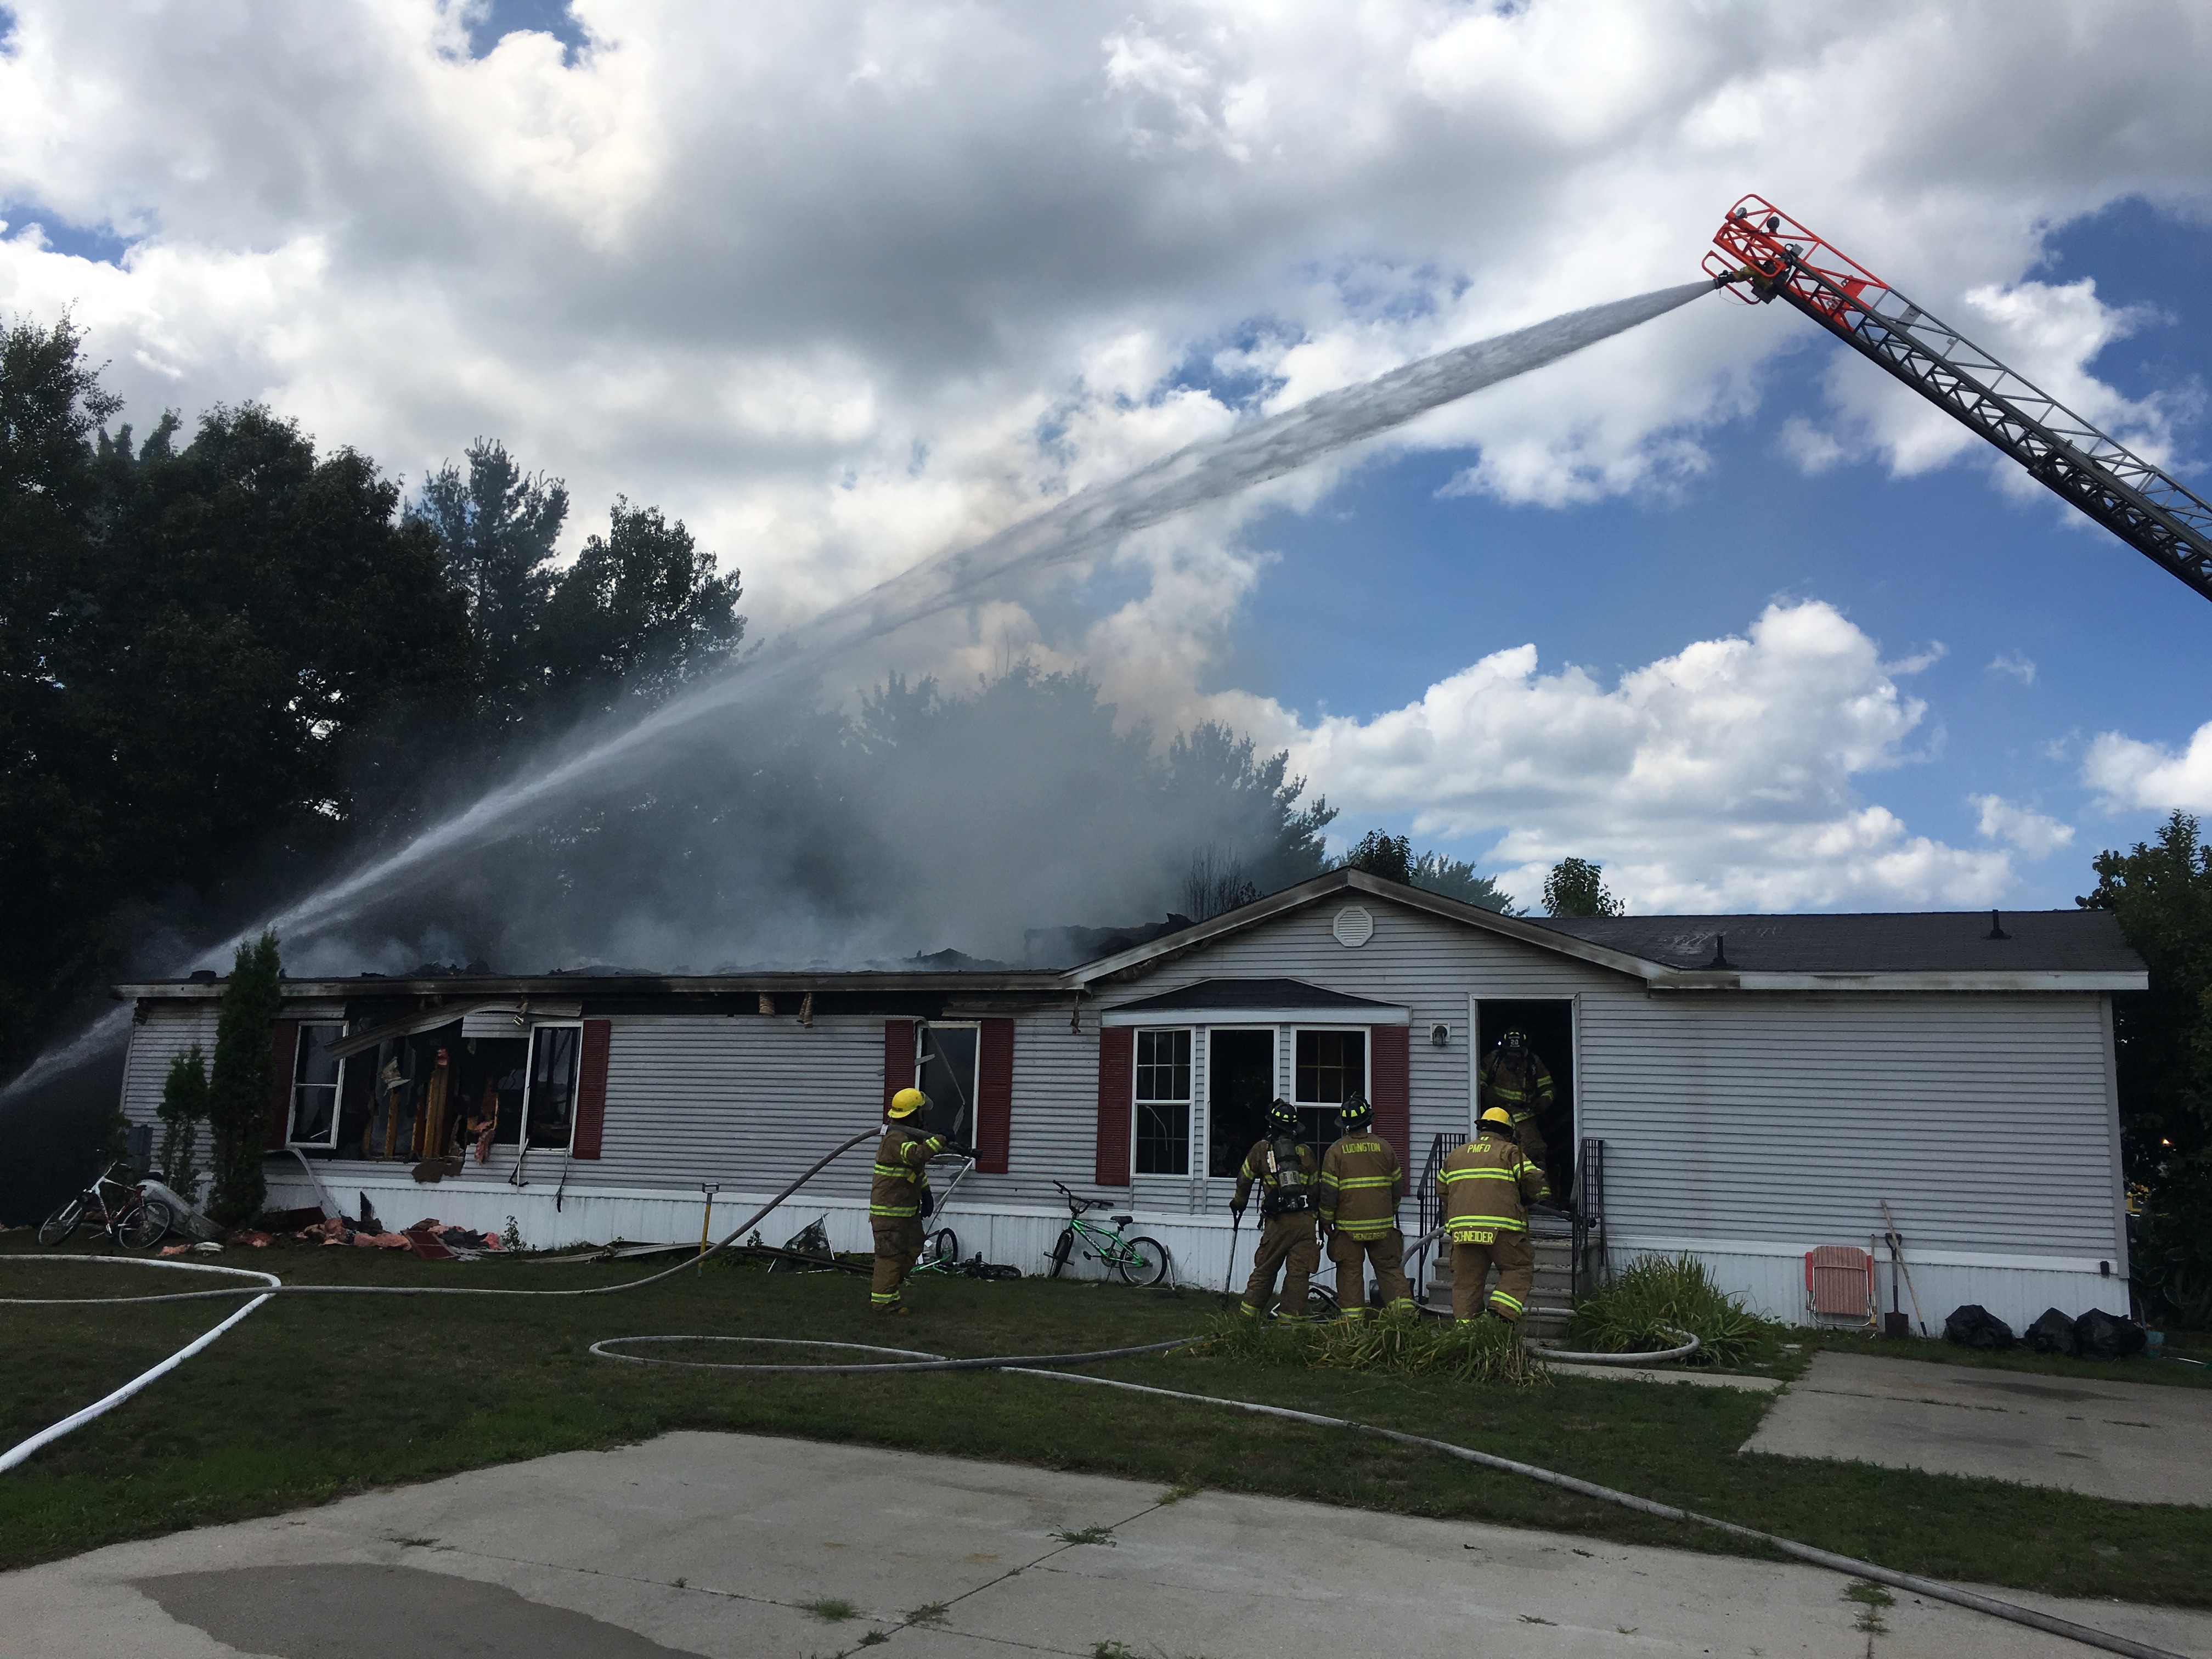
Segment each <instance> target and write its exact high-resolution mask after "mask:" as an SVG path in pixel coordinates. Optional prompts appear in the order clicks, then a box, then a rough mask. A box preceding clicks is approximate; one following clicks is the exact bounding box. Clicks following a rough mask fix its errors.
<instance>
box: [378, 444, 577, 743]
mask: <svg viewBox="0 0 2212 1659" xmlns="http://www.w3.org/2000/svg"><path fill="white" fill-rule="evenodd" d="M465 456H466V459H467V461H468V470H467V471H466V472H465V473H464V472H463V471H462V470H461V469H460V468H459V467H458V466H456V465H454V464H453V462H451V461H448V462H447V463H446V465H444V466H442V467H441V468H440V469H439V470H438V471H435V472H434V473H432V474H430V475H429V476H428V477H426V478H424V479H423V481H422V493H421V494H420V495H417V496H416V498H415V499H414V501H411V502H410V503H409V505H408V508H407V513H408V517H409V518H410V519H411V520H417V521H419V522H420V523H422V524H423V525H424V526H428V529H429V530H430V531H431V532H433V533H434V534H435V536H436V537H437V538H438V545H439V547H440V548H441V550H443V552H444V554H445V556H446V563H447V568H450V569H451V570H452V571H453V576H454V579H455V580H456V581H458V582H459V585H460V587H461V591H462V592H464V593H465V594H466V595H467V599H468V609H469V626H470V629H471V632H472V633H473V634H474V635H475V636H476V640H477V649H478V651H479V652H480V653H481V654H482V658H483V685H484V701H485V706H486V713H487V714H489V716H490V718H491V720H492V722H493V724H494V725H495V726H499V725H503V724H505V723H507V722H508V721H511V720H514V719H515V718H517V717H518V716H519V714H520V712H521V710H522V709H523V708H525V707H526V705H528V704H529V703H530V702H532V701H534V699H535V696H536V694H537V693H538V691H540V690H543V687H544V677H545V674H544V671H545V665H544V660H543V657H542V653H541V652H540V650H539V642H538V629H539V627H540V626H541V624H542V623H543V621H544V609H545V602H546V599H547V598H548V597H549V596H550V594H551V593H552V592H553V586H554V576H553V571H552V562H553V556H554V544H555V543H556V542H557V541H558V540H559V539H560V536H561V527H562V524H564V523H565V522H566V521H567V520H568V486H567V485H566V484H565V483H563V482H562V480H560V479H558V478H551V479H549V478H547V477H545V475H544V474H543V473H540V472H530V473H526V472H525V471H523V470H522V468H521V467H520V465H518V464H517V463H516V462H515V460H514V459H513V457H512V456H510V455H509V454H508V453H507V447H506V445H504V444H502V443H501V442H499V441H497V440H495V439H490V438H478V439H477V441H475V442H474V443H472V444H471V445H470V446H469V447H468V449H467V451H466V452H465Z"/></svg>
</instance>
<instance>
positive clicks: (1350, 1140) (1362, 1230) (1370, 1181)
mask: <svg viewBox="0 0 2212 1659" xmlns="http://www.w3.org/2000/svg"><path fill="white" fill-rule="evenodd" d="M1406 1189H1407V1181H1406V1170H1405V1166H1404V1165H1402V1164H1400V1163H1399V1162H1398V1154H1397V1152H1395V1151H1394V1150H1393V1149H1392V1147H1391V1145H1390V1143H1389V1141H1387V1140H1385V1139H1383V1137H1382V1136H1381V1135H1378V1134H1357V1135H1346V1136H1345V1137H1344V1138H1343V1139H1340V1140H1339V1141H1338V1142H1337V1143H1336V1144H1335V1145H1334V1146H1331V1147H1330V1148H1329V1149H1328V1152H1325V1153H1323V1154H1322V1160H1321V1179H1320V1180H1319V1181H1318V1182H1316V1185H1315V1194H1316V1197H1317V1198H1318V1199H1319V1200H1320V1207H1321V1218H1322V1225H1324V1226H1329V1227H1334V1228H1336V1229H1338V1230H1339V1231H1341V1232H1343V1233H1344V1234H1345V1235H1346V1237H1352V1238H1380V1237H1383V1234H1385V1233H1387V1232H1389V1231H1390V1230H1391V1229H1392V1228H1393V1227H1395V1226H1396V1225H1398V1200H1400V1199H1401V1198H1403V1197H1404V1196H1405V1195H1406Z"/></svg>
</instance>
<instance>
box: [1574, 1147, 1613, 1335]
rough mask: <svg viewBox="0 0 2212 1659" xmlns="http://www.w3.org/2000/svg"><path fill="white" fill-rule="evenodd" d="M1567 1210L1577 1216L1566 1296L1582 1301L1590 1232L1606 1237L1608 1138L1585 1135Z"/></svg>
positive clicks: (1576, 1162) (1576, 1163)
mask: <svg viewBox="0 0 2212 1659" xmlns="http://www.w3.org/2000/svg"><path fill="white" fill-rule="evenodd" d="M1567 1211H1568V1213H1569V1214H1570V1215H1571V1216H1572V1217H1573V1218H1574V1245H1573V1252H1572V1254H1571V1256H1570V1257H1569V1258H1568V1261H1567V1299H1568V1300H1569V1301H1570V1302H1579V1301H1581V1300H1582V1297H1583V1257H1584V1255H1586V1254H1587V1253H1588V1251H1589V1241H1590V1237H1591V1235H1593V1234H1595V1235H1596V1237H1598V1238H1600V1239H1601V1240H1602V1239H1603V1238H1604V1237H1605V1142H1604V1141H1602V1140H1601V1139H1598V1138H1597V1137H1596V1136H1595V1135H1584V1136H1583V1144H1582V1150H1581V1152H1580V1153H1579V1154H1578V1155H1577V1158H1576V1159H1575V1189H1574V1191H1573V1193H1572V1194H1571V1195H1570V1196H1569V1198H1568V1200H1567Z"/></svg>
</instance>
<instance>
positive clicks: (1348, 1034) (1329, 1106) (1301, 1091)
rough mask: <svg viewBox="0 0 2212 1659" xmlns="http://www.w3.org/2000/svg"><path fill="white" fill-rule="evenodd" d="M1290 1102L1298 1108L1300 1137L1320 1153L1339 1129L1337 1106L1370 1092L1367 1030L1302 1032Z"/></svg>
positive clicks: (1298, 1037)
mask: <svg viewBox="0 0 2212 1659" xmlns="http://www.w3.org/2000/svg"><path fill="white" fill-rule="evenodd" d="M1292 1069H1293V1074H1294V1078H1293V1085H1292V1094H1291V1104H1292V1105H1294V1106H1296V1107H1297V1109H1298V1139H1301V1140H1303V1141H1304V1142H1306V1143H1307V1144H1308V1145H1309V1146H1312V1147H1313V1149H1314V1150H1315V1151H1316V1152H1320V1151H1321V1150H1322V1149H1323V1148H1324V1147H1326V1146H1328V1144H1329V1143H1330V1142H1331V1141H1333V1140H1334V1139H1336V1137H1337V1134H1338V1132H1339V1126H1338V1123H1337V1118H1336V1109H1337V1108H1338V1107H1339V1106H1340V1105H1341V1104H1343V1103H1344V1102H1345V1101H1346V1099H1347V1098H1349V1097H1351V1096H1353V1095H1364V1094H1365V1093H1366V1092H1367V1033H1366V1031H1365V1030H1334V1031H1300V1032H1299V1033H1298V1034H1297V1064H1296V1065H1295V1066H1294V1067H1293V1068H1292Z"/></svg>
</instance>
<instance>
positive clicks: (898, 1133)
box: [868, 1089, 951, 1314]
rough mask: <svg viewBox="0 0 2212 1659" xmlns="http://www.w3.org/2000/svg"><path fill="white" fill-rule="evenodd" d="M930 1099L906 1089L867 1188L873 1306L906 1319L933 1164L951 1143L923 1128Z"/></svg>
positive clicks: (895, 1102) (889, 1116) (895, 1101)
mask: <svg viewBox="0 0 2212 1659" xmlns="http://www.w3.org/2000/svg"><path fill="white" fill-rule="evenodd" d="M928 1110H929V1097H928V1096H927V1095H926V1094H924V1093H922V1091H921V1090H919V1089H902V1090H900V1091H898V1092H897V1093H896V1094H895V1095H893V1096H892V1097H891V1103H890V1106H889V1107H888V1108H887V1109H885V1111H884V1118H885V1120H886V1121H885V1122H884V1138H883V1139H881V1140H879V1141H878V1142H877V1143H876V1178H875V1182H874V1184H873V1185H872V1186H871V1187H870V1188H868V1225H869V1226H870V1227H872V1229H873V1230H874V1231H875V1235H876V1276H875V1279H874V1281H873V1282H872V1284H871V1285H870V1286H869V1289H868V1305H869V1307H871V1308H872V1309H873V1310H875V1311H876V1312H878V1313H881V1314H903V1313H904V1312H905V1311H906V1304H905V1303H904V1302H902V1300H901V1299H900V1296H899V1292H900V1290H901V1288H902V1286H903V1285H905V1284H906V1276H907V1275H908V1273H912V1272H913V1271H914V1263H915V1257H917V1256H919V1255H921V1223H922V1218H923V1217H925V1216H927V1214H928V1213H929V1205H930V1198H929V1172H928V1165H929V1160H930V1159H931V1158H935V1157H936V1156H937V1155H938V1154H939V1152H944V1151H945V1150H946V1148H947V1147H949V1146H951V1142H950V1141H948V1140H947V1139H945V1137H944V1136H943V1135H933V1134H930V1133H927V1132H926V1131H925V1130H924V1129H923V1128H922V1127H921V1120H922V1115H923V1114H925V1113H926V1112H927V1111H928Z"/></svg>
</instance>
